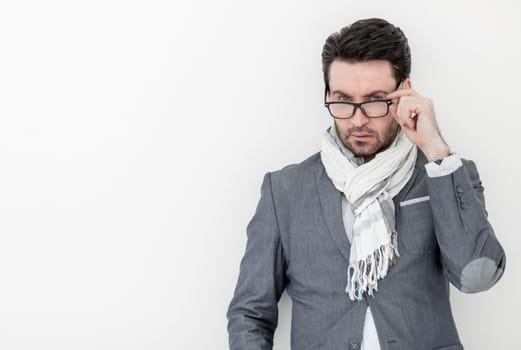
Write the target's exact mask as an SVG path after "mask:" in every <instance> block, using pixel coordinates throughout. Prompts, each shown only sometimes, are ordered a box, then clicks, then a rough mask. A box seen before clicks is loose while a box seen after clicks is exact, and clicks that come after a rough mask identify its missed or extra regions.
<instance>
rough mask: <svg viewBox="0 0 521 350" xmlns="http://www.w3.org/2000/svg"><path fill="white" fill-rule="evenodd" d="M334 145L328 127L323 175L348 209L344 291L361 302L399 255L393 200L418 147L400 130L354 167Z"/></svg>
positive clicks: (409, 173)
mask: <svg viewBox="0 0 521 350" xmlns="http://www.w3.org/2000/svg"><path fill="white" fill-rule="evenodd" d="M337 142H338V143H337ZM339 143H341V141H340V139H339V138H338V136H337V134H336V129H335V126H332V127H329V128H328V129H327V131H326V132H325V134H324V136H323V137H322V149H321V153H320V154H321V159H322V163H323V164H324V167H325V169H326V173H327V175H328V176H329V178H330V179H331V181H333V184H334V186H335V187H336V188H337V189H338V190H339V191H341V192H342V193H343V194H344V195H345V197H346V199H347V201H348V202H349V203H350V204H351V206H352V207H353V212H354V215H355V220H354V223H353V238H352V240H351V252H350V257H349V267H348V268H347V286H346V293H348V294H349V298H350V299H351V300H355V299H356V300H361V299H362V298H363V293H364V292H367V293H368V294H369V295H373V292H374V291H376V290H377V289H378V280H379V279H382V278H384V277H385V276H386V275H387V270H388V268H389V266H390V265H392V264H393V263H394V261H395V259H396V257H398V256H399V254H398V244H397V239H396V229H395V220H394V203H393V200H392V199H393V197H394V196H395V195H396V194H398V192H400V190H401V189H402V188H403V186H405V184H406V183H407V181H409V179H410V178H411V176H412V173H413V170H414V164H415V162H416V153H417V149H416V146H415V145H414V144H413V143H412V142H411V141H410V140H409V139H408V138H407V137H406V136H405V134H404V133H403V132H402V131H401V130H400V131H399V133H398V135H397V136H396V138H395V139H394V141H393V143H392V144H391V145H390V146H389V148H387V149H386V150H385V151H382V152H380V153H377V154H376V156H375V157H374V158H373V159H372V160H371V161H369V162H367V163H364V164H362V165H360V166H357V165H356V164H353V163H352V162H351V161H350V160H349V159H348V158H347V157H346V156H345V155H344V154H342V150H341V148H340V147H341V146H340V144H339ZM346 151H347V152H349V151H348V150H347V149H345V148H344V152H346Z"/></svg>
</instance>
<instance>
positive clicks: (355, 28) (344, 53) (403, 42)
mask: <svg viewBox="0 0 521 350" xmlns="http://www.w3.org/2000/svg"><path fill="white" fill-rule="evenodd" d="M336 58H339V59H342V60H346V61H353V62H357V61H367V60H386V61H389V62H390V63H391V65H392V66H393V71H394V77H395V78H396V81H397V83H400V82H401V81H402V80H404V79H406V78H408V77H409V74H410V72H411V52H410V50H409V44H408V42H407V38H406V37H405V34H403V32H402V31H401V29H400V28H398V27H395V26H394V25H392V24H391V23H389V22H387V21H386V20H384V19H381V18H368V19H362V20H359V21H356V22H354V23H353V24H351V25H349V26H346V27H344V28H342V29H340V31H339V32H337V33H333V34H331V35H330V36H329V37H328V38H327V40H326V43H325V44H324V47H323V48H322V70H323V72H324V83H325V84H326V91H329V67H330V66H331V62H333V61H334V60H335V59H336Z"/></svg>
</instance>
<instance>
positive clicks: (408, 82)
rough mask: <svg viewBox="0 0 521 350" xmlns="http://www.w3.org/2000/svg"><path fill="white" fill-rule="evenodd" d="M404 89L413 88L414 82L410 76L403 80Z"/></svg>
mask: <svg viewBox="0 0 521 350" xmlns="http://www.w3.org/2000/svg"><path fill="white" fill-rule="evenodd" d="M402 89H412V82H411V79H410V78H405V79H404V80H403V82H402Z"/></svg>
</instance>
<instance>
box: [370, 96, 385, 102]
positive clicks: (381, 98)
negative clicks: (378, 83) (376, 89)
mask: <svg viewBox="0 0 521 350" xmlns="http://www.w3.org/2000/svg"><path fill="white" fill-rule="evenodd" d="M383 99H384V96H383V95H373V96H371V99H370V100H371V101H380V100H383Z"/></svg>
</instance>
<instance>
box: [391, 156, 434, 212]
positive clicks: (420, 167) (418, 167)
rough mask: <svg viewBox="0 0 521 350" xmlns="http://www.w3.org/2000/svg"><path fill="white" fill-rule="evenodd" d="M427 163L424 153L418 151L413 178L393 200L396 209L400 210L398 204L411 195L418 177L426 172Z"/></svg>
mask: <svg viewBox="0 0 521 350" xmlns="http://www.w3.org/2000/svg"><path fill="white" fill-rule="evenodd" d="M426 162H427V158H426V157H425V155H424V154H423V153H422V151H420V149H418V155H417V156H416V163H415V164H414V170H413V173H412V175H411V178H410V179H409V181H407V183H406V184H405V186H404V187H403V188H402V190H401V191H400V192H399V193H398V194H397V195H396V196H395V197H394V199H393V201H394V207H395V208H398V207H397V205H398V203H400V202H401V201H402V199H403V198H404V197H405V196H406V195H407V193H409V191H410V190H411V188H412V187H413V185H414V183H415V181H416V177H418V174H419V173H421V172H424V171H425V167H424V165H425V163H426Z"/></svg>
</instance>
